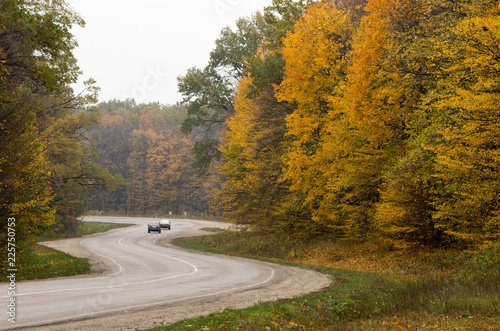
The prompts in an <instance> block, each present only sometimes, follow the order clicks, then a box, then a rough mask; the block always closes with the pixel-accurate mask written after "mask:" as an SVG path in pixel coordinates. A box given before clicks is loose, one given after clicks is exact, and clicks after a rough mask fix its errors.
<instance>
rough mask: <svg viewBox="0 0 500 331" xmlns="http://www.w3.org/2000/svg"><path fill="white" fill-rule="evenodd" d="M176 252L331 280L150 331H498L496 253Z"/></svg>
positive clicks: (329, 245) (214, 247)
mask: <svg viewBox="0 0 500 331" xmlns="http://www.w3.org/2000/svg"><path fill="white" fill-rule="evenodd" d="M177 244H178V245H180V246H182V247H184V248H189V249H197V250H204V251H209V252H213V253H224V254H233V255H238V256H244V257H250V258H256V259H261V260H266V261H271V262H277V263H283V264H288V265H293V266H299V267H304V268H312V269H315V270H317V271H320V272H323V273H325V274H328V275H331V276H332V280H333V282H332V285H331V286H330V287H329V288H327V289H325V290H323V291H321V292H319V293H313V294H310V295H306V296H302V297H299V298H293V299H287V300H280V301H277V302H275V303H259V304H256V305H255V306H253V307H250V308H247V309H241V310H234V309H226V310H224V311H223V312H220V313H214V314H211V315H208V316H205V317H200V318H195V319H189V320H184V321H181V322H178V323H175V324H172V325H170V326H168V327H163V328H155V329H153V330H408V329H409V330H498V329H499V327H498V325H500V265H499V264H498V261H499V260H500V245H499V244H498V243H490V244H487V245H485V246H484V247H482V248H481V249H478V250H450V249H447V250H440V249H427V250H420V251H413V252H408V251H397V250H389V249H381V248H380V245H377V244H376V243H369V242H367V243H363V244H360V243H355V242H352V241H347V240H346V241H342V240H339V241H330V240H327V239H325V240H318V241H316V242H315V243H312V242H311V241H308V242H303V241H302V240H300V238H291V237H289V236H286V237H282V238H281V237H276V236H269V235H266V234H262V233H258V232H245V231H241V232H229V231H224V232H223V233H219V234H217V235H213V236H205V237H197V238H184V239H180V240H178V242H177Z"/></svg>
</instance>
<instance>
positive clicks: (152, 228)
mask: <svg viewBox="0 0 500 331" xmlns="http://www.w3.org/2000/svg"><path fill="white" fill-rule="evenodd" d="M151 231H158V233H161V226H160V223H158V222H151V223H149V224H148V233H150V232H151Z"/></svg>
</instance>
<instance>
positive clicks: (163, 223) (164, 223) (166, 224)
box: [160, 220, 172, 230]
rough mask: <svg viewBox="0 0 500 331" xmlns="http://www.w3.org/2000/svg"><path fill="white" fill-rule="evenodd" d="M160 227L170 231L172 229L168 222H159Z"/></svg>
mask: <svg viewBox="0 0 500 331" xmlns="http://www.w3.org/2000/svg"><path fill="white" fill-rule="evenodd" d="M160 227H161V228H162V229H164V228H165V229H169V230H170V229H171V228H172V224H171V223H170V220H161V221H160Z"/></svg>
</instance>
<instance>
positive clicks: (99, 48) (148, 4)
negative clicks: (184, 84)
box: [66, 0, 272, 104]
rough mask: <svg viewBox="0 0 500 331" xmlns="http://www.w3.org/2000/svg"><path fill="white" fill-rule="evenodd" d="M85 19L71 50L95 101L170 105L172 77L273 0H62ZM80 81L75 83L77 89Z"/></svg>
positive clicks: (204, 58)
mask: <svg viewBox="0 0 500 331" xmlns="http://www.w3.org/2000/svg"><path fill="white" fill-rule="evenodd" d="M66 2H67V3H68V4H69V5H70V6H71V7H72V8H73V9H74V10H75V11H76V12H77V13H79V14H80V16H81V17H82V18H83V19H84V20H85V22H86V26H85V28H83V29H81V28H75V29H74V30H73V34H74V35H75V37H76V39H77V41H78V44H79V47H78V48H77V49H75V51H74V55H75V57H76V58H77V60H78V65H79V67H80V69H81V70H82V71H83V75H82V76H81V81H84V80H87V79H88V78H90V77H92V78H94V79H96V80H97V84H96V85H97V86H99V87H101V91H100V94H99V96H100V97H99V99H100V101H107V100H110V99H122V100H123V99H125V98H127V97H129V98H134V99H136V101H137V102H156V101H159V102H160V103H162V104H174V103H175V102H177V101H180V100H181V98H182V97H181V95H180V94H178V93H177V76H179V75H185V74H186V71H187V69H188V68H191V67H199V68H203V67H205V65H206V64H207V63H208V58H209V53H210V51H211V50H212V49H213V48H214V46H215V40H216V39H217V38H218V37H219V35H220V31H221V29H222V28H224V27H226V26H231V27H234V23H235V21H236V20H237V19H238V18H240V17H248V16H250V15H251V14H252V13H254V12H256V11H262V10H263V9H264V7H266V6H269V5H271V3H272V0H178V1H172V0H135V1H131V0H66ZM82 88H83V85H82V84H81V82H80V83H79V84H77V85H76V86H74V89H75V93H78V92H80V91H81V90H82Z"/></svg>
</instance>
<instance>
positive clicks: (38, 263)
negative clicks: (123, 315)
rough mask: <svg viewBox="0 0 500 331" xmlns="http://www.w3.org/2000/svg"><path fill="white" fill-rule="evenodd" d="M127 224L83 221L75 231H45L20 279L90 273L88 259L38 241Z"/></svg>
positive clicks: (97, 231) (121, 226) (87, 233)
mask: <svg viewBox="0 0 500 331" xmlns="http://www.w3.org/2000/svg"><path fill="white" fill-rule="evenodd" d="M127 226H130V224H115V223H88V222H81V223H80V224H79V226H78V229H77V230H76V232H75V233H71V234H68V233H64V232H57V231H51V232H44V234H43V235H40V236H38V237H37V239H36V241H37V243H36V244H34V245H33V249H32V250H31V252H30V254H29V257H28V263H27V264H26V266H25V267H23V269H20V270H19V272H18V274H17V276H18V277H19V278H18V279H19V280H33V279H47V278H55V277H63V276H73V275H85V274H90V272H91V267H92V266H91V265H90V263H89V261H88V259H83V258H77V257H74V256H71V255H69V254H66V253H64V252H61V251H58V250H56V249H52V248H49V247H46V246H43V245H40V244H38V242H42V241H50V240H57V239H66V238H70V237H81V236H85V235H89V234H94V233H100V232H106V231H109V230H112V229H117V228H123V227H127ZM2 276H4V275H2ZM5 279H7V278H6V277H2V281H3V280H5Z"/></svg>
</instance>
